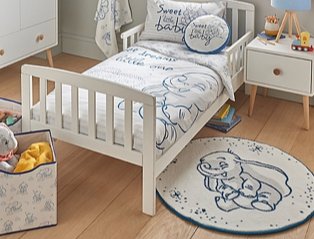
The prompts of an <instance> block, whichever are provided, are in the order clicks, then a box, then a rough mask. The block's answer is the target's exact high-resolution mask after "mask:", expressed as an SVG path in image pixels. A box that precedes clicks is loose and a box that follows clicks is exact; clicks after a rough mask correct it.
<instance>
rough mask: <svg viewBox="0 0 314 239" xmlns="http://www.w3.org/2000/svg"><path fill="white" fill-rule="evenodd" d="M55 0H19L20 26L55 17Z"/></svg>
mask: <svg viewBox="0 0 314 239" xmlns="http://www.w3.org/2000/svg"><path fill="white" fill-rule="evenodd" d="M56 1H57V0H22V1H21V28H22V29H24V28H27V27H30V26H34V25H36V24H39V23H42V22H46V21H48V20H51V19H53V18H56V12H57V11H56V6H57V3H56Z"/></svg>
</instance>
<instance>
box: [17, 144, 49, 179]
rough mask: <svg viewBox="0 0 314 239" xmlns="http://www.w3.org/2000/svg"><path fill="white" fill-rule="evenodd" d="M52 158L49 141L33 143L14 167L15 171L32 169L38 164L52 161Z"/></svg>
mask: <svg viewBox="0 0 314 239" xmlns="http://www.w3.org/2000/svg"><path fill="white" fill-rule="evenodd" d="M52 160H53V157H52V151H51V148H50V145H49V143H47V142H39V143H33V144H32V145H31V146H29V148H28V149H27V150H25V151H24V152H23V153H22V154H21V157H20V160H19V162H18V164H17V165H16V168H15V169H14V173H21V172H25V171H29V170H32V169H33V168H35V167H37V166H38V165H40V164H43V163H49V162H52Z"/></svg>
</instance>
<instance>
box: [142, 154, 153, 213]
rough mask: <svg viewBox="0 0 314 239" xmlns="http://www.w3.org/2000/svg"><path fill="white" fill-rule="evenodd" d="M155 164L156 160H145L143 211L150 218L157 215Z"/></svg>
mask: <svg viewBox="0 0 314 239" xmlns="http://www.w3.org/2000/svg"><path fill="white" fill-rule="evenodd" d="M145 161H146V162H145ZM154 164H155V163H154V159H147V158H146V159H144V160H143V195H142V210H143V213H145V214H148V215H150V216H154V215H155V214H156V178H155V172H154Z"/></svg>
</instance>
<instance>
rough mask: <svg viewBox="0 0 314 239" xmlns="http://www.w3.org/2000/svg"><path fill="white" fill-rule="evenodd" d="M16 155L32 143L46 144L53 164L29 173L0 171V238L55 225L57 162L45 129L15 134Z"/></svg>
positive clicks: (38, 167) (49, 137)
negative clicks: (50, 150)
mask: <svg viewBox="0 0 314 239" xmlns="http://www.w3.org/2000/svg"><path fill="white" fill-rule="evenodd" d="M15 137H16V139H17V141H18V152H17V153H19V154H20V153H21V152H23V151H25V150H26V149H27V148H28V147H29V146H30V145H31V144H32V143H36V142H42V141H45V142H48V143H49V144H50V147H51V149H52V156H53V161H52V162H50V163H46V164H41V165H39V166H37V167H36V168H34V169H33V170H31V171H28V172H24V173H18V174H12V173H6V172H3V171H0V235H2V234H6V233H11V232H17V231H22V230H28V229H32V228H40V227H47V226H52V225H56V224H57V162H56V157H55V152H54V147H53V141H52V138H51V134H50V131H49V130H43V131H33V132H27V133H21V134H16V135H15Z"/></svg>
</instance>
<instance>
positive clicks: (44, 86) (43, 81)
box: [39, 78, 47, 124]
mask: <svg viewBox="0 0 314 239" xmlns="http://www.w3.org/2000/svg"><path fill="white" fill-rule="evenodd" d="M39 85H40V89H39V94H40V122H41V123H42V124H46V122H47V118H46V108H47V102H46V95H47V80H46V79H44V78H40V80H39Z"/></svg>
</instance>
